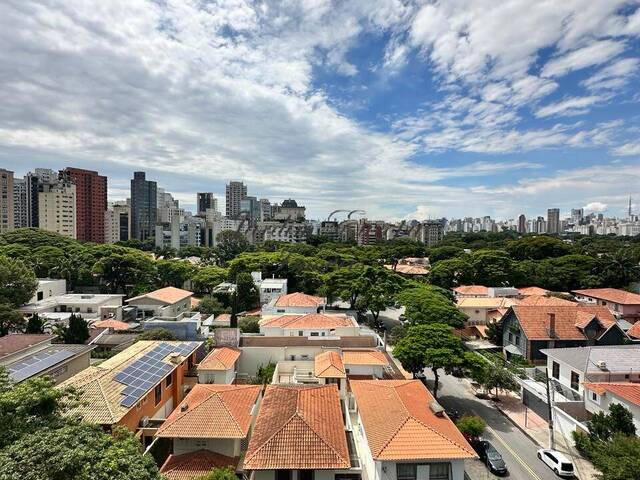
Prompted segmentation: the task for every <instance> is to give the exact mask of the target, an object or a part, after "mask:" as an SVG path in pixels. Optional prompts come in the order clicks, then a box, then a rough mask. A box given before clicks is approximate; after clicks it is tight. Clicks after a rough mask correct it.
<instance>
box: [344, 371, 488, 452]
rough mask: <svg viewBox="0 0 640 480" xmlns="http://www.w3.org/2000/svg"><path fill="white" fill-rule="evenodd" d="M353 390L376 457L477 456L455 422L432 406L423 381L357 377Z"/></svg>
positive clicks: (431, 400)
mask: <svg viewBox="0 0 640 480" xmlns="http://www.w3.org/2000/svg"><path fill="white" fill-rule="evenodd" d="M351 390H352V391H353V393H354V395H355V398H356V403H357V406H358V411H359V414H360V418H361V419H362V423H363V425H364V431H365V435H366V437H367V441H368V443H369V448H370V449H371V454H372V456H373V458H374V459H376V460H396V461H397V460H429V459H438V460H440V459H454V458H459V459H463V458H474V457H475V456H476V455H475V453H474V451H473V449H472V448H471V446H470V445H469V444H468V443H467V441H466V440H465V438H464V437H463V436H462V434H461V433H460V431H459V430H458V429H457V428H456V426H455V425H454V424H453V422H452V421H451V420H449V418H448V417H446V416H445V415H443V416H437V415H436V414H435V413H433V411H432V410H431V409H430V408H429V404H430V403H431V402H433V401H434V398H433V396H432V395H431V393H429V391H428V390H427V389H426V388H425V386H424V385H423V384H422V383H421V382H420V381H419V380H356V381H352V382H351Z"/></svg>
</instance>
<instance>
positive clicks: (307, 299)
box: [276, 292, 326, 307]
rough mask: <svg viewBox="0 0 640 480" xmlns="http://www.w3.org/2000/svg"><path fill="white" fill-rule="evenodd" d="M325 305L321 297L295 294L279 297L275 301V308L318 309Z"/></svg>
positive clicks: (300, 293)
mask: <svg viewBox="0 0 640 480" xmlns="http://www.w3.org/2000/svg"><path fill="white" fill-rule="evenodd" d="M325 303H326V302H325V299H324V298H322V297H315V296H313V295H307V294H306V293H302V292H296V293H289V294H288V295H280V296H279V297H278V299H277V300H276V307H319V306H321V305H324V304H325Z"/></svg>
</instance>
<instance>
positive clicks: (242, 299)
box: [236, 273, 260, 312]
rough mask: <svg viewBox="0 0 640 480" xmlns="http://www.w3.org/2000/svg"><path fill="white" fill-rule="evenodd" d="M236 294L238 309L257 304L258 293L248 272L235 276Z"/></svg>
mask: <svg viewBox="0 0 640 480" xmlns="http://www.w3.org/2000/svg"><path fill="white" fill-rule="evenodd" d="M236 295H237V296H238V311H239V312H243V311H247V310H251V309H253V308H256V307H257V306H258V303H259V300H260V294H259V293H258V289H257V288H256V286H255V284H254V283H253V278H251V274H249V273H239V274H238V276H237V277H236Z"/></svg>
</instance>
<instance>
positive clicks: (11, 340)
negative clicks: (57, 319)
mask: <svg viewBox="0 0 640 480" xmlns="http://www.w3.org/2000/svg"><path fill="white" fill-rule="evenodd" d="M54 338H56V336H55V335H37V334H33V335H32V334H26V333H16V334H11V335H5V336H4V337H0V358H2V357H6V356H8V355H11V354H12V353H16V352H19V351H20V350H24V349H25V348H29V347H32V346H34V345H38V344H39V343H45V342H50V341H51V340H53V339H54Z"/></svg>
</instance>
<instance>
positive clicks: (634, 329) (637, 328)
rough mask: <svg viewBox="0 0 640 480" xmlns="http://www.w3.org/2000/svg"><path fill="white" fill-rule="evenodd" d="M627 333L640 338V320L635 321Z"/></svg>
mask: <svg viewBox="0 0 640 480" xmlns="http://www.w3.org/2000/svg"><path fill="white" fill-rule="evenodd" d="M627 335H629V336H630V337H633V338H637V339H639V340H640V322H636V323H634V324H633V325H632V326H631V328H630V329H629V330H627Z"/></svg>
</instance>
